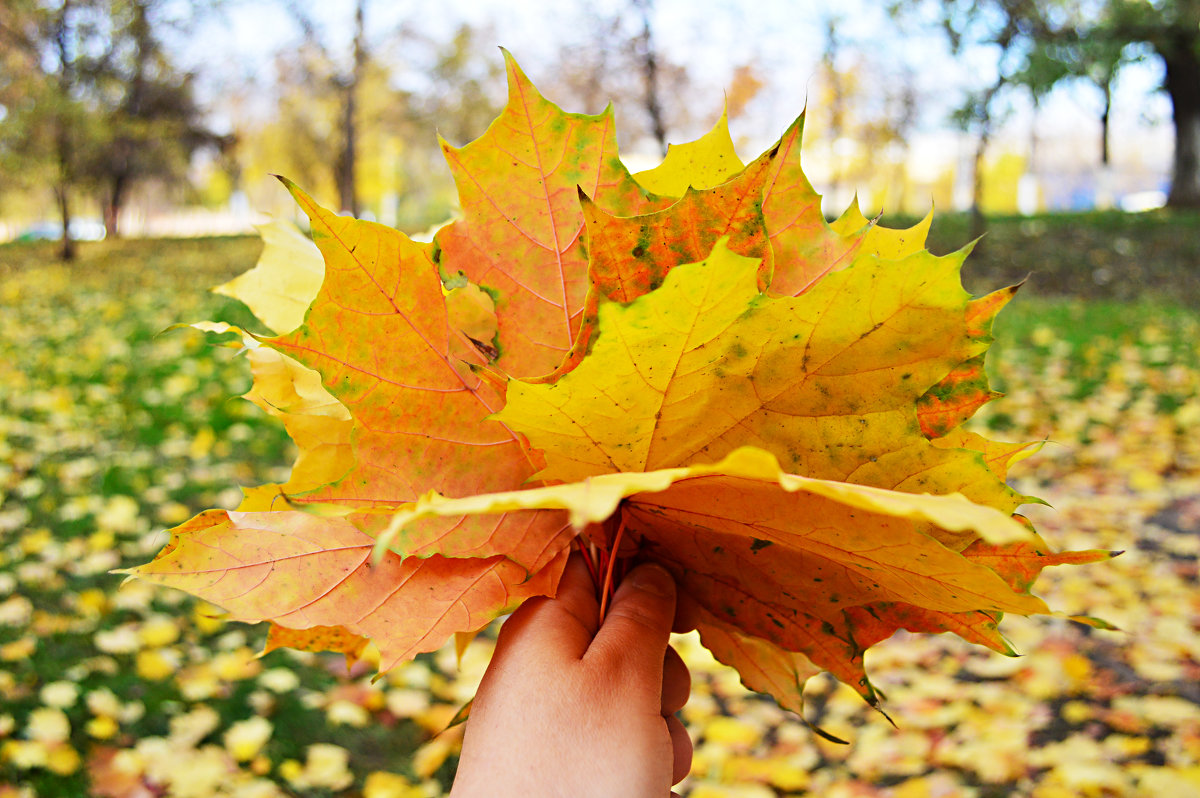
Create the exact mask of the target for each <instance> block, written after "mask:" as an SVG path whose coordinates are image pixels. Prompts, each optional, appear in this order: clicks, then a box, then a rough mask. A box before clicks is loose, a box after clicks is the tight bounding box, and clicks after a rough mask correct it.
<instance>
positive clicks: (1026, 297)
mask: <svg viewBox="0 0 1200 798" xmlns="http://www.w3.org/2000/svg"><path fill="white" fill-rule="evenodd" d="M1198 220H1200V217H1195V216H1167V215H1142V216H1137V217H1126V216H1122V215H1119V214H1107V215H1089V216H1072V217H1062V218H1059V217H1042V218H1038V219H1033V220H995V221H994V222H993V224H992V226H991V232H990V233H989V236H988V238H987V239H986V240H985V242H984V245H983V247H982V248H981V249H980V251H979V252H978V253H977V254H976V255H973V256H972V257H971V258H970V259H968V261H967V268H966V277H965V281H966V282H967V284H968V286H969V287H970V288H971V289H972V290H974V291H976V292H982V291H984V290H988V289H991V288H996V287H999V286H1000V285H1003V284H1006V283H1007V282H1009V281H1011V280H1013V279H1021V278H1023V277H1024V276H1025V274H1026V273H1032V276H1031V278H1030V280H1029V282H1028V284H1027V285H1026V286H1025V287H1024V288H1023V289H1022V291H1021V293H1020V294H1019V295H1018V297H1017V298H1016V299H1015V300H1014V301H1013V303H1012V304H1011V305H1010V307H1008V308H1006V309H1005V310H1004V312H1003V313H1002V314H1001V315H1000V317H999V320H998V322H997V325H996V336H997V342H996V344H995V345H994V347H993V350H992V353H991V354H990V356H989V369H990V372H991V374H992V378H993V382H994V384H995V385H996V386H997V387H999V388H1000V389H1002V390H1004V391H1006V392H1007V394H1008V396H1007V397H1006V398H1004V399H1001V400H999V401H997V402H993V403H992V404H990V405H988V406H986V407H985V408H984V409H983V410H982V411H981V412H980V414H979V416H978V417H977V419H976V420H975V421H974V422H973V423H975V424H977V425H979V426H980V427H982V428H987V429H988V430H990V431H991V432H990V434H991V435H993V436H999V437H1003V438H1005V439H1009V440H1047V441H1049V442H1050V443H1049V444H1048V445H1047V446H1045V447H1044V448H1043V449H1042V451H1041V452H1040V453H1039V454H1038V455H1037V456H1035V457H1034V458H1033V459H1031V460H1028V461H1025V462H1024V463H1022V464H1021V465H1020V466H1018V467H1016V468H1014V471H1013V474H1014V480H1015V484H1016V485H1017V487H1018V488H1019V489H1020V490H1022V491H1023V492H1027V493H1029V494H1032V495H1037V496H1040V497H1042V498H1044V499H1046V500H1047V501H1049V502H1050V503H1051V504H1053V505H1054V506H1055V508H1056V511H1055V512H1051V511H1050V510H1049V509H1047V508H1044V507H1033V508H1032V509H1031V516H1032V517H1034V520H1035V521H1036V523H1037V524H1038V526H1039V529H1040V530H1042V532H1043V534H1044V535H1045V537H1046V538H1047V539H1048V540H1049V541H1050V543H1051V544H1052V545H1053V546H1054V547H1056V548H1091V547H1100V548H1109V549H1129V550H1130V551H1129V553H1127V554H1126V555H1125V556H1124V557H1123V558H1120V559H1118V560H1115V561H1113V563H1112V564H1105V565H1099V566H1091V567H1089V568H1067V569H1052V570H1051V571H1050V572H1048V573H1047V579H1046V584H1045V589H1041V590H1039V592H1040V593H1042V594H1043V595H1045V596H1046V597H1047V598H1048V600H1049V602H1050V603H1051V605H1052V606H1056V607H1061V608H1063V609H1065V610H1067V611H1069V612H1072V613H1087V614H1097V615H1101V616H1104V617H1106V618H1108V619H1109V620H1112V621H1113V622H1115V623H1117V624H1118V625H1119V626H1121V627H1123V628H1125V629H1126V630H1127V633H1124V634H1118V633H1111V632H1088V631H1081V629H1080V628H1077V627H1073V626H1070V625H1068V624H1066V623H1065V622H1062V621H1059V620H1049V621H1045V620H1043V621H1040V622H1027V621H1025V620H1024V619H1009V621H1012V622H1014V624H1015V625H1014V626H1013V628H1012V629H1011V630H1010V631H1009V634H1010V635H1011V637H1012V638H1013V641H1014V643H1015V644H1017V646H1018V648H1020V649H1021V650H1022V651H1023V652H1025V653H1027V654H1028V656H1026V657H1023V658H1021V659H1019V660H1009V659H1005V658H1003V657H998V656H996V655H993V654H990V653H988V652H986V651H975V650H973V649H971V648H970V647H968V646H966V645H965V644H963V645H960V644H959V643H956V642H954V641H946V640H941V639H939V638H922V639H917V638H914V637H908V636H901V638H902V639H896V640H893V641H891V642H889V643H888V644H884V645H883V646H881V647H880V648H879V651H878V653H875V652H873V653H872V656H873V657H874V658H873V659H870V658H869V663H870V664H871V666H872V667H873V668H875V669H877V670H878V672H879V675H878V677H877V681H878V683H879V686H880V687H881V688H883V689H884V690H885V691H886V692H887V693H888V706H889V711H890V713H891V715H892V716H893V717H894V718H895V719H896V721H897V724H898V725H899V727H900V728H899V729H893V728H892V727H890V726H889V725H888V724H887V723H886V722H885V721H883V720H882V719H881V718H879V716H877V715H873V714H872V713H870V712H868V711H866V710H865V709H864V708H863V707H862V706H861V704H860V703H859V702H857V700H856V699H854V697H853V694H852V691H851V693H850V694H849V695H847V692H846V689H844V688H839V687H837V686H835V685H833V684H832V683H829V682H825V681H824V680H821V679H818V680H815V681H814V683H813V685H812V694H813V700H812V709H813V713H814V720H819V721H820V722H821V723H822V724H823V725H824V726H825V727H826V728H828V729H829V730H830V731H831V732H833V733H835V734H837V735H838V736H841V737H844V738H850V739H851V740H852V741H853V742H852V744H851V745H850V746H841V747H839V746H831V745H828V744H826V743H825V742H824V741H820V740H816V739H814V738H812V737H811V736H810V735H809V734H808V733H807V732H806V731H805V730H804V729H803V727H802V726H800V725H799V724H798V723H796V722H794V721H792V720H788V718H787V716H786V715H785V714H783V713H780V712H779V711H778V710H777V709H775V708H774V705H773V704H771V703H770V702H768V701H765V700H763V699H761V698H758V697H755V696H752V695H749V694H747V693H745V691H743V690H741V688H740V687H738V686H737V685H736V677H734V676H733V675H732V673H731V672H730V671H727V670H724V669H722V668H719V667H718V666H715V665H714V664H713V663H712V662H711V660H709V659H707V657H706V655H705V654H704V653H703V652H702V651H701V650H699V649H698V647H697V646H696V645H695V644H694V641H690V640H688V639H684V640H683V641H682V642H681V643H680V645H681V647H682V648H683V649H684V650H685V651H686V652H687V656H688V658H689V661H690V663H691V665H692V668H693V671H694V673H695V675H696V686H695V691H694V697H693V701H692V702H691V704H689V707H688V709H687V710H685V718H686V720H687V722H688V724H689V728H690V730H691V732H692V734H693V738H694V739H695V740H696V743H697V759H696V766H695V768H694V769H693V776H692V778H691V779H690V781H689V782H688V784H687V786H686V788H685V791H686V792H689V793H690V795H692V796H693V798H716V797H717V796H743V797H744V796H752V797H754V798H757V797H758V796H764V797H766V798H769V796H779V795H822V796H829V795H845V796H898V797H899V798H915V797H916V796H923V795H962V796H1000V795H1010V794H1023V795H1025V794H1028V795H1035V796H1038V798H1059V796H1063V797H1064V798H1065V796H1074V795H1095V796H1108V795H1131V796H1133V795H1152V794H1156V793H1157V795H1159V796H1165V795H1172V794H1185V793H1184V792H1172V790H1180V789H1184V790H1186V789H1191V786H1192V785H1196V784H1197V783H1198V779H1200V769H1198V768H1200V694H1198V693H1197V692H1196V689H1195V685H1196V684H1197V683H1198V681H1200V662H1198V657H1200V646H1198V645H1197V644H1196V643H1195V639H1196V637H1197V634H1196V632H1197V628H1198V627H1200V604H1198V603H1197V601H1196V597H1195V592H1194V585H1195V580H1196V563H1197V555H1198V554H1200V545H1197V542H1196V541H1198V540H1200V535H1198V534H1197V533H1198V532H1200V529H1197V528H1196V526H1192V527H1187V524H1188V523H1192V524H1193V525H1195V524H1197V523H1200V522H1197V521H1195V520H1194V519H1193V520H1191V521H1189V520H1188V519H1189V518H1191V516H1189V515H1188V514H1187V506H1188V505H1187V504H1186V502H1187V501H1188V499H1189V497H1194V496H1196V495H1200V399H1198V398H1197V397H1198V396H1200V343H1198V342H1200V310H1198V309H1200V288H1198V287H1197V285H1198V283H1197V276H1196V275H1197V274H1200V237H1198V236H1197V232H1200V221H1198ZM965 229H966V226H965V221H964V220H963V219H961V218H959V217H947V219H946V220H945V221H941V220H939V221H938V222H937V223H936V224H935V227H934V231H933V242H934V243H933V244H932V248H933V249H934V251H937V252H944V251H947V250H948V249H951V248H953V246H954V245H957V244H961V243H962V242H963V241H964V240H965V238H966V234H965ZM950 241H953V242H954V244H950V243H947V242H950ZM258 249H259V244H258V241H257V239H253V238H223V239H201V240H186V241H183V240H181V241H131V242H101V243H96V244H84V245H82V247H81V257H80V260H79V261H78V262H77V263H75V264H72V265H70V266H64V265H61V264H58V263H56V262H55V261H54V258H53V253H54V246H53V245H40V244H39V245H9V246H4V247H0V299H2V303H0V308H2V312H0V797H3V796H10V795H13V796H15V795H36V796H80V795H88V794H94V795H107V796H125V795H130V796H132V795H146V794H156V795H180V796H185V795H186V796H190V795H195V796H201V795H205V796H207V795H219V796H246V797H247V798H249V796H270V795H292V794H296V795H317V796H320V795H339V796H358V795H364V796H367V798H386V797H387V796H393V797H397V796H436V795H440V794H441V793H442V791H443V790H444V788H445V787H446V786H447V784H448V778H449V775H450V774H451V773H452V772H453V764H454V754H453V747H454V742H455V737H454V734H453V733H451V734H450V735H443V736H440V737H435V736H433V732H434V731H437V730H439V729H441V728H442V727H443V726H444V725H445V723H446V721H447V720H448V719H449V718H450V717H451V716H452V715H453V713H454V712H455V711H456V710H457V708H458V707H459V706H460V705H461V703H462V702H463V701H464V700H465V699H466V698H467V697H469V696H470V694H471V692H472V688H473V684H474V683H475V682H474V680H476V679H477V678H478V675H479V673H480V670H481V668H482V667H483V665H484V663H485V662H486V656H487V645H488V643H487V641H486V640H485V641H483V642H482V643H481V644H480V645H479V646H478V647H477V648H476V649H475V652H474V653H472V654H470V655H469V656H468V658H467V662H466V663H465V664H464V669H463V670H462V671H459V670H458V669H457V668H456V666H455V663H454V658H453V656H452V654H451V653H449V652H440V653H438V654H436V655H429V656H424V657H422V658H421V659H420V660H419V661H418V662H416V663H414V664H412V665H409V666H404V667H401V668H398V669H397V670H395V671H393V672H392V673H390V674H388V675H387V676H386V677H384V678H382V679H379V680H373V679H372V678H371V673H369V672H366V671H362V670H355V671H353V672H347V670H346V667H345V665H344V663H343V662H341V660H340V659H339V658H337V657H331V656H323V655H305V654H295V653H292V652H286V651H275V652H272V653H270V654H267V655H266V656H264V657H261V658H258V657H257V654H258V652H259V651H260V650H261V648H262V642H263V637H264V630H262V629H260V628H257V627H248V626H243V625H239V624H227V623H225V622H224V621H223V620H222V619H221V618H220V615H219V613H218V612H217V611H216V610H215V608H212V607H208V606H205V605H202V604H197V603H196V602H194V601H193V600H192V599H190V598H187V597H185V596H183V595H182V594H179V593H175V592H171V591H165V590H157V589H151V588H149V587H147V586H146V585H143V584H140V583H130V584H128V585H125V586H122V579H121V578H120V577H119V576H115V575H113V574H111V573H110V572H111V571H112V570H113V569H116V568H121V567H126V566H130V565H133V564H137V563H140V562H144V561H146V560H148V559H150V558H151V557H152V556H153V555H154V554H155V553H156V552H157V551H158V549H159V548H160V547H161V546H162V544H163V543H164V542H165V533H164V531H163V530H164V529H166V528H167V527H169V526H172V525H174V524H176V523H180V522H182V521H184V520H186V519H187V518H188V517H190V515H192V514H193V513H195V512H198V511H200V510H203V509H207V508H209V507H216V506H222V507H232V506H233V505H235V504H236V503H237V501H238V500H239V498H240V496H239V491H238V487H239V486H243V485H245V486H250V485H255V484H259V483H262V482H267V481H282V480H283V479H285V478H286V474H287V469H288V467H289V466H290V462H291V458H292V457H293V452H292V449H291V444H290V442H289V440H288V438H287V436H286V435H285V433H284V432H283V430H282V428H281V427H280V426H279V425H277V424H275V423H274V422H272V421H271V420H269V419H268V418H267V417H266V416H265V415H264V414H262V413H261V412H260V411H259V410H258V409H257V408H255V407H253V406H252V405H250V404H249V403H248V402H245V401H242V400H240V399H237V398H234V397H236V396H237V395H238V394H240V393H242V392H244V391H246V390H247V389H248V388H249V385H250V381H249V375H248V370H247V369H246V367H245V364H244V363H243V362H242V361H241V360H240V359H239V358H238V356H237V353H236V351H235V350H234V349H230V348H227V347H222V346H216V345H213V344H214V341H215V339H211V337H210V336H205V335H204V334H201V333H199V332H196V331H194V330H190V329H179V330H173V331H168V332H164V330H166V329H167V328H168V327H170V326H171V325H173V324H176V323H178V322H190V321H199V320H206V319H208V320H222V321H228V322H230V323H234V324H239V325H250V326H251V327H253V326H255V325H254V322H253V319H252V317H250V315H249V313H248V311H247V310H246V309H245V308H244V307H243V306H241V305H240V303H237V302H235V301H233V300H229V299H226V298H224V297H220V296H217V295H215V294H212V293H210V292H209V291H208V289H209V288H210V287H212V286H214V285H217V284H219V283H221V282H224V281H225V280H228V279H229V278H231V277H233V276H234V275H235V274H237V273H239V272H241V271H244V270H245V269H246V268H248V267H249V266H251V265H252V264H253V261H254V259H255V258H256V255H257V252H258ZM1179 508H1183V509H1179ZM1197 510H1198V511H1200V507H1198V508H1197ZM1180 530H1182V531H1180ZM1189 530H1190V531H1189ZM1060 571H1061V573H1059V572H1060ZM1040 586H1041V583H1039V587H1040ZM1006 623H1007V621H1006ZM959 642H961V641H959ZM147 785H148V786H147ZM139 789H143V790H144V789H149V790H150V792H145V791H143V792H138V791H137V790H139ZM1197 789H1200V787H1198V788H1197ZM22 790H24V792H22Z"/></svg>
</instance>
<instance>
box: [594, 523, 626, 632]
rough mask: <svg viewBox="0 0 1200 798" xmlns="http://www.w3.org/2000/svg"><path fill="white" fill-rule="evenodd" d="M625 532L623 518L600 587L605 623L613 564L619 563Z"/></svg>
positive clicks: (601, 612)
mask: <svg viewBox="0 0 1200 798" xmlns="http://www.w3.org/2000/svg"><path fill="white" fill-rule="evenodd" d="M624 533H625V519H624V518H622V519H621V525H620V526H618V527H617V534H616V535H615V536H613V542H612V546H611V547H610V548H609V551H608V569H607V570H606V571H605V574H604V584H603V586H601V588H600V623H604V615H605V613H606V612H607V611H608V599H609V597H610V596H611V595H612V594H613V592H614V588H613V566H614V565H616V563H617V552H618V551H619V549H620V546H621V536H622V535H623V534H624Z"/></svg>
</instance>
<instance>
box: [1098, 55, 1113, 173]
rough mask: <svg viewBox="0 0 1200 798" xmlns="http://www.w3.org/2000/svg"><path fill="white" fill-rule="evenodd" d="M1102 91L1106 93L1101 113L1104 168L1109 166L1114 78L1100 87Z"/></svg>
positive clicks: (1101, 159) (1101, 158) (1101, 153)
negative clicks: (1109, 133) (1109, 138)
mask: <svg viewBox="0 0 1200 798" xmlns="http://www.w3.org/2000/svg"><path fill="white" fill-rule="evenodd" d="M1100 91H1102V92H1103V93H1104V108H1103V109H1101V111H1100V163H1101V164H1103V165H1104V166H1108V164H1109V160H1110V159H1109V152H1108V151H1109V146H1108V131H1109V128H1110V127H1111V125H1110V117H1111V116H1112V78H1111V77H1110V78H1109V79H1108V80H1106V81H1104V83H1103V84H1102V85H1101V86H1100Z"/></svg>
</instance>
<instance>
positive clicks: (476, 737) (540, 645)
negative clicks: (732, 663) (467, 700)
mask: <svg viewBox="0 0 1200 798" xmlns="http://www.w3.org/2000/svg"><path fill="white" fill-rule="evenodd" d="M675 605H676V593H675V583H674V581H672V579H671V576H670V575H669V574H668V573H667V572H666V571H665V570H663V569H662V568H660V567H659V566H656V565H640V566H638V567H637V568H635V569H634V570H633V571H631V572H630V573H629V575H628V576H626V577H625V579H624V580H623V581H622V582H621V585H620V587H619V588H618V589H617V591H616V594H615V595H614V596H613V600H612V603H611V606H610V607H609V608H608V613H607V617H605V619H604V623H603V624H600V623H599V609H600V608H599V604H598V602H597V601H596V596H595V592H594V588H593V587H592V582H591V579H590V577H589V576H588V572H587V569H586V568H585V567H584V565H583V563H582V561H581V560H579V559H578V555H576V556H575V557H572V559H571V561H570V562H569V563H568V565H567V570H566V572H565V573H564V574H563V578H562V582H561V584H560V586H559V591H558V595H557V596H555V597H554V598H543V599H535V600H531V601H527V602H526V603H525V604H524V605H522V606H521V608H520V609H519V610H517V612H515V613H513V616H512V617H511V618H509V620H508V621H507V622H506V623H505V624H504V626H503V627H502V629H501V631H500V637H499V640H498V641H497V644H496V651H495V654H494V655H493V658H492V662H491V664H490V665H489V666H488V670H487V673H486V675H485V676H484V678H483V682H482V684H481V685H480V687H479V691H478V693H477V694H476V696H475V702H474V704H472V707H471V718H470V720H469V721H468V722H467V728H466V736H465V738H464V740H463V750H462V757H461V759H460V760H459V766H458V773H457V775H456V777H455V781H454V788H453V789H452V790H451V793H450V795H451V798H476V796H479V797H480V798H482V796H489V798H508V797H509V796H511V797H512V798H543V797H544V798H557V796H563V798H566V797H567V796H570V798H589V797H590V796H596V798H612V796H618V795H619V796H623V797H624V798H643V797H644V798H666V796H669V795H673V793H672V792H671V785H673V784H676V783H678V782H679V781H681V780H682V779H683V777H684V776H686V775H687V772H688V769H689V768H690V767H691V761H692V743H691V740H690V739H689V738H688V735H687V732H686V730H685V729H684V727H683V724H682V723H681V722H680V721H679V719H678V718H676V717H675V716H674V713H675V712H677V711H679V710H680V709H681V708H682V707H683V705H684V704H685V703H686V702H687V698H688V693H689V691H690V689H691V679H690V676H689V675H688V671H687V668H686V667H685V666H684V664H683V660H681V659H680V658H679V655H678V654H677V653H676V652H675V650H674V649H672V648H670V646H669V645H668V640H669V636H670V633H671V631H672V627H673V626H674V628H675V630H676V631H684V630H685V629H686V628H687V623H686V621H682V620H677V619H676V606H675Z"/></svg>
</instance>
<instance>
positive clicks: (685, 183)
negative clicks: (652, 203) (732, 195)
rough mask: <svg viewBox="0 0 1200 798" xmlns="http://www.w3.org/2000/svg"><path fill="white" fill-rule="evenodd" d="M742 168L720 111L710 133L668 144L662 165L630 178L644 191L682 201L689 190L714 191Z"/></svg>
mask: <svg viewBox="0 0 1200 798" xmlns="http://www.w3.org/2000/svg"><path fill="white" fill-rule="evenodd" d="M744 168H745V164H743V163H742V159H741V158H739V157H738V154H737V150H735V149H734V147H733V138H732V137H731V136H730V135H729V116H728V114H727V113H726V109H722V111H721V118H720V119H718V120H717V123H716V124H715V125H713V128H712V130H710V131H708V132H707V133H705V134H704V135H703V136H701V137H700V138H698V139H696V140H695V141H691V142H688V143H687V144H670V145H668V146H667V155H666V157H665V158H663V162H662V163H660V164H659V165H658V166H656V167H654V168H653V169H647V170H645V171H644V172H638V173H637V174H635V175H634V176H633V179H634V180H636V181H637V182H638V183H639V184H641V186H642V187H643V188H645V189H646V190H647V191H649V192H651V193H653V194H659V195H661V196H664V197H682V196H683V195H684V194H686V193H687V190H688V189H689V188H695V189H704V188H713V187H715V186H719V185H721V184H722V183H724V182H725V181H726V180H728V179H730V178H731V177H733V176H735V175H736V174H737V173H738V172H740V171H742V169H744Z"/></svg>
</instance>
